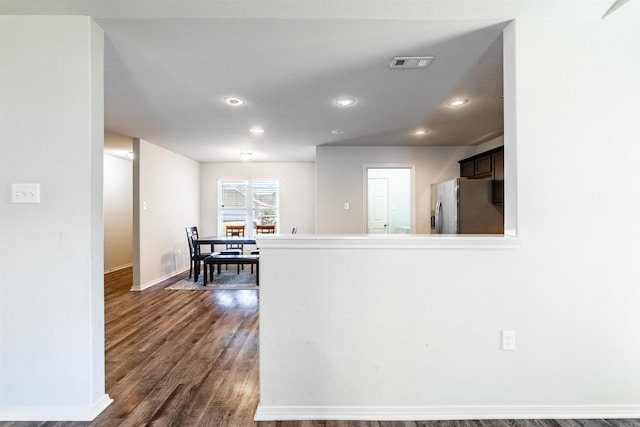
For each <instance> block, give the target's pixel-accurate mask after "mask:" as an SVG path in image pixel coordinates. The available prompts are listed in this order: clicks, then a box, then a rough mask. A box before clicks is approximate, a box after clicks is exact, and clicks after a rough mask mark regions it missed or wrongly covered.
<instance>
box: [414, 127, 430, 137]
mask: <svg viewBox="0 0 640 427" xmlns="http://www.w3.org/2000/svg"><path fill="white" fill-rule="evenodd" d="M428 133H429V130H428V129H416V130H414V131H413V134H414V135H415V136H423V135H426V134H428Z"/></svg>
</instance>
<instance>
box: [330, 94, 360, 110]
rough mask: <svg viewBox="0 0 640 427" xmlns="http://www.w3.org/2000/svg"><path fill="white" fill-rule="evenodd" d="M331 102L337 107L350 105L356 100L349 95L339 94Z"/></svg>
mask: <svg viewBox="0 0 640 427" xmlns="http://www.w3.org/2000/svg"><path fill="white" fill-rule="evenodd" d="M333 102H334V103H335V104H336V105H337V106H339V107H351V106H352V105H353V104H355V103H356V100H355V98H351V97H350V96H341V97H340V98H336V99H335V100H334V101H333Z"/></svg>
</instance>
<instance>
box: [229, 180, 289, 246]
mask: <svg viewBox="0 0 640 427" xmlns="http://www.w3.org/2000/svg"><path fill="white" fill-rule="evenodd" d="M279 200H280V182H279V181H278V180H275V179H248V180H219V181H218V207H219V209H218V230H219V234H224V230H225V227H226V226H227V225H244V226H245V230H246V231H245V234H246V235H247V236H253V233H254V231H255V226H256V225H275V226H276V233H277V232H278V224H279V222H280V221H279V219H280V214H279Z"/></svg>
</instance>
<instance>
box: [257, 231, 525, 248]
mask: <svg viewBox="0 0 640 427" xmlns="http://www.w3.org/2000/svg"><path fill="white" fill-rule="evenodd" d="M256 243H257V245H258V247H259V248H260V249H270V248H273V249H518V248H520V246H521V244H520V239H519V238H518V237H514V236H505V235H502V234H486V235H485V234H482V235H479V234H474V235H464V234H385V235H380V234H288V235H285V234H282V235H277V234H276V235H264V236H256Z"/></svg>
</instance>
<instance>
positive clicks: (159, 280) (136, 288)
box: [130, 268, 189, 291]
mask: <svg viewBox="0 0 640 427" xmlns="http://www.w3.org/2000/svg"><path fill="white" fill-rule="evenodd" d="M186 271H189V269H188V268H184V269H182V270H180V271H175V272H173V273H169V274H165V275H164V276H161V277H158V278H156V279H153V280H151V281H150V282H147V283H144V284H142V285H135V284H134V285H133V286H132V287H131V289H130V290H132V291H144V290H145V289H149V288H150V287H152V286H155V285H157V284H159V283H162V282H164V281H165V280H167V279H171V278H172V277H175V276H177V275H178V274H182V273H184V272H186Z"/></svg>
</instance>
